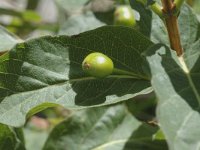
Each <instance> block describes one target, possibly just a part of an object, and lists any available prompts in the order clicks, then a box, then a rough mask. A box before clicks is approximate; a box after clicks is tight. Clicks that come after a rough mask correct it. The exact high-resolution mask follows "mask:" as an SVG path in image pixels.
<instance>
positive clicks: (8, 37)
mask: <svg viewBox="0 0 200 150" xmlns="http://www.w3.org/2000/svg"><path fill="white" fill-rule="evenodd" d="M0 41H1V42H0V55H1V53H3V52H6V51H8V50H10V49H11V48H12V47H13V46H14V45H15V44H17V43H19V42H21V41H22V40H20V39H19V38H17V37H16V36H15V35H13V34H12V33H10V32H8V31H7V30H6V29H5V28H3V27H1V26H0Z"/></svg>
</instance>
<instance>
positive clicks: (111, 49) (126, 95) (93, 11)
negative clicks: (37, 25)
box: [0, 0, 200, 150]
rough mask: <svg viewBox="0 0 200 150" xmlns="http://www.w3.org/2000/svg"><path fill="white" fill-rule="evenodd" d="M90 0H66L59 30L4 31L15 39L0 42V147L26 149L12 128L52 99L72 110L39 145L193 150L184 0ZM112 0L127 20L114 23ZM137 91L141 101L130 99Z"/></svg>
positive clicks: (199, 38) (195, 76)
mask: <svg viewBox="0 0 200 150" xmlns="http://www.w3.org/2000/svg"><path fill="white" fill-rule="evenodd" d="M76 1H77V0H76ZM70 2H71V1H70ZM70 2H69V3H70ZM99 2H100V0H97V1H95V0H92V1H87V0H81V1H77V4H76V5H74V4H75V0H74V1H73V2H71V4H72V6H73V8H74V10H75V9H76V8H77V7H78V8H77V10H78V11H77V12H78V14H77V13H76V15H71V16H70V17H69V18H68V19H67V22H65V23H63V25H62V26H61V28H60V31H59V34H60V35H57V36H44V37H38V38H35V39H30V40H25V41H22V40H16V39H17V38H16V37H15V36H14V35H9V37H10V39H12V40H13V41H14V42H13V45H15V46H14V47H13V48H11V49H10V47H8V49H9V50H8V49H7V48H5V47H6V46H5V45H4V44H5V43H0V48H1V49H0V54H1V56H0V123H1V125H0V149H8V150H10V149H17V150H22V149H26V146H25V142H24V138H23V136H22V132H21V128H20V127H22V126H23V125H24V124H25V122H26V120H27V119H28V118H30V117H31V116H33V115H34V114H36V113H38V112H40V111H42V110H44V109H46V108H48V107H55V106H62V107H64V108H66V109H70V110H75V111H74V112H73V113H72V115H71V116H70V117H69V118H67V119H66V120H64V121H63V122H61V123H59V124H58V125H56V126H55V127H54V129H52V131H51V133H50V134H49V136H48V138H47V140H46V142H45V144H44V146H43V150H49V149H52V150H54V149H55V150H56V149H58V150H62V149H70V150H107V149H109V150H127V149H141V150H143V149H148V150H165V149H170V150H190V149H191V150H193V149H194V150H197V149H199V143H200V131H199V129H198V128H199V126H200V114H199V106H200V84H199V83H200V67H199V66H200V64H199V63H200V60H199V59H200V58H199V56H200V30H199V29H200V23H199V21H198V19H197V17H196V15H195V13H194V12H193V11H192V9H191V8H190V6H188V5H187V4H186V3H184V0H160V1H159V0H156V1H154V0H130V3H129V2H128V1H126V0H124V1H117V0H116V1H115V2H113V3H112V5H111V1H110V2H109V5H108V6H107V7H106V6H104V5H106V4H107V3H106V2H105V0H101V2H100V3H99ZM63 3H65V2H63ZM66 3H67V2H66ZM97 4H98V5H97ZM102 4H103V6H101V5H102ZM57 5H58V7H61V8H62V9H61V10H62V11H63V10H66V11H67V12H69V11H70V8H68V5H66V7H65V6H64V5H61V4H60V1H57ZM121 5H122V6H123V7H125V6H126V7H127V8H128V9H127V10H129V9H130V8H129V7H132V11H133V12H131V13H130V14H131V15H130V14H129V13H128V17H130V16H131V17H133V18H132V19H131V22H132V25H131V26H127V25H126V24H122V25H120V23H119V22H118V23H117V25H116V18H115V17H116V15H117V16H120V14H119V13H120V12H117V14H116V13H114V12H116V11H115V10H116V9H118V8H120V7H122V6H121ZM97 6H98V7H97ZM111 6H112V7H111ZM100 8H101V10H102V11H99V10H100ZM102 8H103V9H102ZM74 10H73V11H74ZM110 13H111V15H110ZM125 13H126V12H125ZM108 14H109V15H108ZM137 14H139V17H138V16H137ZM108 16H109V17H110V18H109V17H108ZM125 17H127V16H126V15H125ZM110 22H112V23H113V24H115V25H110ZM122 23H123V21H122ZM91 24H93V25H94V26H91ZM135 26H137V27H135ZM79 31H80V32H79ZM84 31H85V32H84ZM1 32H2V33H3V34H6V32H7V31H6V32H5V30H4V29H3V30H2V29H1V28H0V33H1ZM77 32H79V33H78V34H77ZM61 34H62V35H61ZM6 35H8V34H6ZM0 39H1V36H0ZM2 39H3V38H2ZM16 43H17V44H16ZM9 46H10V45H9ZM149 95H153V97H154V98H153V100H152V99H150V98H149ZM138 97H143V99H146V100H145V101H144V104H146V105H142V106H140V105H139V104H137V103H134V102H135V100H136V99H137V98H138ZM149 106H151V109H152V108H153V109H154V107H155V106H156V113H155V115H153V117H149V116H150V115H152V114H151V113H149V114H148V113H145V115H144V114H143V112H142V110H144V108H145V107H148V108H149ZM137 109H138V110H139V111H137ZM138 113H142V114H143V115H142V116H143V117H142V119H141V118H140V117H138V115H137V114H138ZM144 116H147V118H148V119H144V118H145V117H144ZM149 118H150V119H149ZM8 138H9V140H8ZM5 141H6V142H7V143H8V144H10V145H9V146H10V147H9V148H8V144H1V143H5Z"/></svg>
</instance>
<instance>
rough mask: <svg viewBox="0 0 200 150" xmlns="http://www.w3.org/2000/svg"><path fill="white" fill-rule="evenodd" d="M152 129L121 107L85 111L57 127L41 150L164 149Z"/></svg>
mask: <svg viewBox="0 0 200 150" xmlns="http://www.w3.org/2000/svg"><path fill="white" fill-rule="evenodd" d="M156 131H157V128H156V127H150V126H147V125H145V124H142V123H140V122H139V121H138V120H136V119H135V118H134V117H133V116H132V115H131V113H129V112H128V111H127V109H126V107H125V106H124V105H116V106H112V107H101V108H92V109H86V110H82V111H79V112H77V113H76V114H74V115H73V116H72V117H71V118H69V119H68V120H66V121H64V122H62V123H61V124H59V125H57V126H56V127H55V128H54V129H53V131H52V132H51V134H50V136H49V138H48V140H47V142H46V144H45V146H44V148H43V150H50V149H51V150H56V149H59V150H67V149H70V150H128V149H130V150H131V149H134V150H141V149H148V150H161V149H162V150H165V149H167V146H166V143H165V141H158V140H155V141H153V140H152V135H153V134H154V133H155V132H156Z"/></svg>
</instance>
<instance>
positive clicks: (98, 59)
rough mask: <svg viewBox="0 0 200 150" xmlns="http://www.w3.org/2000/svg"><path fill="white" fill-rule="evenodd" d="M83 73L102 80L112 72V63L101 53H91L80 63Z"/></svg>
mask: <svg viewBox="0 0 200 150" xmlns="http://www.w3.org/2000/svg"><path fill="white" fill-rule="evenodd" d="M82 68H83V71H84V72H86V73H87V74H89V75H91V76H93V77H96V78H104V77H106V76H108V75H110V74H111V73H112V72H113V68H114V65H113V61H112V60H111V59H110V58H109V57H108V56H106V55H104V54H102V53H98V52H95V53H91V54H89V55H88V56H87V57H86V58H85V59H84V60H83V62H82Z"/></svg>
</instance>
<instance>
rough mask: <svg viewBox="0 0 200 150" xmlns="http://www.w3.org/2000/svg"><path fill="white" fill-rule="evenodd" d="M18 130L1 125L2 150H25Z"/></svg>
mask: <svg viewBox="0 0 200 150" xmlns="http://www.w3.org/2000/svg"><path fill="white" fill-rule="evenodd" d="M17 130H19V129H16V131H15V129H13V128H10V127H8V126H6V125H3V124H0V150H25V147H24V143H23V141H22V140H21V138H20V137H19V136H20V135H19V134H18V133H19V132H18V131H17Z"/></svg>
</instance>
